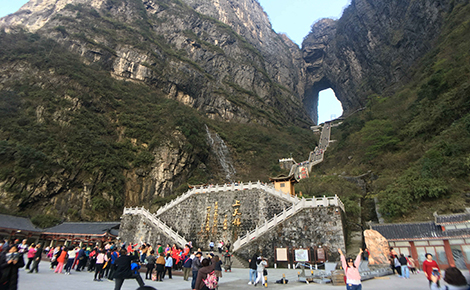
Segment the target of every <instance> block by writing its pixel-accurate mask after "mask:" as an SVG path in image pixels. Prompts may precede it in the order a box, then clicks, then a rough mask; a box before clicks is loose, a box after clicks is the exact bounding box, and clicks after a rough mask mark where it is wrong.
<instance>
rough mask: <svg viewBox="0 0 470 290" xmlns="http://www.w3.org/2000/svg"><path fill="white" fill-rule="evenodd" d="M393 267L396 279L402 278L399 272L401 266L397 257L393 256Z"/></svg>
mask: <svg viewBox="0 0 470 290" xmlns="http://www.w3.org/2000/svg"><path fill="white" fill-rule="evenodd" d="M393 265H394V266H395V270H396V271H397V275H398V277H400V278H401V277H402V274H403V273H402V272H401V264H400V261H399V260H398V256H396V255H395V257H393Z"/></svg>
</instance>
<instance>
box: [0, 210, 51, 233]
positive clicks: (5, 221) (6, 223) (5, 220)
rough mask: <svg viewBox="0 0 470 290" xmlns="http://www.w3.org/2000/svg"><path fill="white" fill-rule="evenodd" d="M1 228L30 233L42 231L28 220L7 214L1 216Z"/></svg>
mask: <svg viewBox="0 0 470 290" xmlns="http://www.w3.org/2000/svg"><path fill="white" fill-rule="evenodd" d="M0 228H2V229H11V230H21V231H30V232H41V231H42V230H41V229H39V228H37V227H35V226H34V225H33V224H32V223H31V221H30V220H29V219H28V218H24V217H18V216H12V215H6V214H0Z"/></svg>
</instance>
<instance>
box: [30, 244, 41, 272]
mask: <svg viewBox="0 0 470 290" xmlns="http://www.w3.org/2000/svg"><path fill="white" fill-rule="evenodd" d="M41 258H42V246H41V244H37V245H36V253H35V254H34V257H33V266H32V268H31V270H30V271H29V272H28V273H33V272H34V271H36V273H39V263H40V262H41Z"/></svg>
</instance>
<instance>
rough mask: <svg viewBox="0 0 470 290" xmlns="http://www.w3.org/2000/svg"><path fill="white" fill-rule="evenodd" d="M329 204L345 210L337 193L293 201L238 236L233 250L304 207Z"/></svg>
mask: <svg viewBox="0 0 470 290" xmlns="http://www.w3.org/2000/svg"><path fill="white" fill-rule="evenodd" d="M328 206H336V207H339V208H341V210H342V211H343V212H344V204H343V202H342V201H341V200H340V199H339V197H338V196H337V195H335V196H334V197H326V196H323V197H320V198H315V197H314V198H309V199H305V198H302V199H301V200H300V201H299V202H297V203H293V204H292V206H291V207H289V208H287V209H284V210H283V212H282V213H281V214H279V215H274V217H273V218H271V219H270V220H268V221H266V222H265V223H264V225H262V226H260V227H256V228H255V229H254V230H252V231H251V232H247V233H246V235H245V236H243V237H238V239H237V240H236V241H235V242H234V243H233V250H234V251H236V250H238V249H239V248H240V247H242V246H244V245H245V244H247V243H248V242H250V241H252V240H254V239H256V238H257V237H259V236H261V235H262V234H264V233H265V232H267V231H268V230H270V229H272V228H274V227H275V226H276V225H278V224H279V223H281V222H283V221H284V220H286V219H287V218H288V217H291V216H293V215H295V214H296V213H297V212H299V211H301V210H303V209H304V208H314V207H328Z"/></svg>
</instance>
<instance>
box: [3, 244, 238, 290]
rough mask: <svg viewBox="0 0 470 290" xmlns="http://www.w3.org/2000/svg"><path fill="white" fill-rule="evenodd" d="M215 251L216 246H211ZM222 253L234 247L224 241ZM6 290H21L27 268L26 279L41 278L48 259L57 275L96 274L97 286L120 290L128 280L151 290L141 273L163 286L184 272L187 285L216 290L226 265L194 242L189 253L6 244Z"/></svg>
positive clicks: (109, 246) (171, 248)
mask: <svg viewBox="0 0 470 290" xmlns="http://www.w3.org/2000/svg"><path fill="white" fill-rule="evenodd" d="M209 246H210V248H211V250H213V249H214V247H215V243H214V242H211V243H210V244H209ZM217 247H218V250H219V253H222V251H226V255H229V254H228V251H229V250H230V242H229V241H228V242H227V243H224V242H223V241H220V242H219V243H218V245H217ZM0 252H1V255H0V277H1V280H0V290H3V289H9V290H13V289H18V269H19V268H23V267H25V269H26V273H39V269H38V265H39V263H40V262H41V258H42V257H43V255H45V256H46V257H47V258H49V259H50V269H51V270H53V271H54V272H55V273H57V274H65V275H70V274H71V273H72V272H73V271H75V272H84V271H87V272H90V273H93V280H94V281H96V282H100V281H103V279H108V280H111V281H112V280H114V282H115V288H114V289H115V290H119V289H121V287H122V285H123V283H124V280H126V279H135V280H136V281H137V283H138V284H139V286H140V287H143V286H144V285H145V282H144V279H142V277H141V275H140V272H139V269H140V268H141V266H145V267H146V269H147V270H146V272H145V280H153V281H157V282H158V281H163V280H164V279H166V277H167V279H172V278H173V277H172V271H182V272H183V279H184V280H185V281H189V277H190V276H191V277H192V280H191V289H198V290H201V289H215V288H216V287H217V284H218V281H219V278H220V277H222V261H221V259H220V257H219V256H218V255H216V254H215V253H214V252H213V251H211V252H210V253H207V254H206V256H205V257H204V256H203V254H202V251H201V249H197V250H196V251H193V248H192V243H191V242H189V243H188V244H187V245H185V246H184V248H181V247H178V246H176V245H175V244H173V245H172V246H170V245H169V244H167V245H162V244H157V245H156V246H155V247H153V246H152V245H150V244H148V243H141V244H125V243H123V244H120V245H116V244H114V243H107V244H105V245H104V246H103V247H98V246H90V245H83V246H78V245H70V246H57V247H55V248H49V247H47V248H43V247H42V245H41V244H37V245H35V244H34V243H33V244H30V245H28V244H27V240H23V241H22V242H20V241H18V240H16V241H10V242H8V241H3V242H0Z"/></svg>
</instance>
